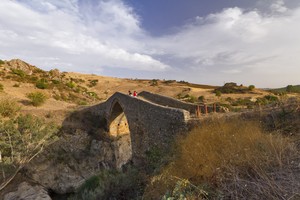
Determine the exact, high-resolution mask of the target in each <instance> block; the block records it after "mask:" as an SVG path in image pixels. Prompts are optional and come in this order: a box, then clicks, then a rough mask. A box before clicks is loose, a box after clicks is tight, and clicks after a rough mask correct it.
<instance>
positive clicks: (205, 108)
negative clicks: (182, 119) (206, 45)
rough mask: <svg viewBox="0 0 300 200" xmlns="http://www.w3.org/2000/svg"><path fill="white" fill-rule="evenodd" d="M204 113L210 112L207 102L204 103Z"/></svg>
mask: <svg viewBox="0 0 300 200" xmlns="http://www.w3.org/2000/svg"><path fill="white" fill-rule="evenodd" d="M204 113H205V114H207V113H208V112H207V105H206V104H204Z"/></svg>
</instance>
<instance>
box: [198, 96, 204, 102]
mask: <svg viewBox="0 0 300 200" xmlns="http://www.w3.org/2000/svg"><path fill="white" fill-rule="evenodd" d="M198 101H199V102H202V103H203V102H204V101H205V97H204V96H203V95H202V96H199V97H198Z"/></svg>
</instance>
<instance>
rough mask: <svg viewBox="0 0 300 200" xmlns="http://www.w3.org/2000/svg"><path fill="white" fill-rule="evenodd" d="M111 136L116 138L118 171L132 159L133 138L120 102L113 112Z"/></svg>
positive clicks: (110, 125)
mask: <svg viewBox="0 0 300 200" xmlns="http://www.w3.org/2000/svg"><path fill="white" fill-rule="evenodd" d="M108 121H109V135H110V136H111V137H112V138H114V139H115V140H114V154H115V159H116V167H117V168H118V169H120V168H122V166H123V165H124V164H126V163H128V161H129V160H131V158H132V146H131V136H130V129H129V124H128V120H127V117H126V115H125V113H124V110H123V108H122V106H121V105H120V103H119V102H116V103H115V104H114V105H113V107H112V110H111V115H110V119H109V120H108Z"/></svg>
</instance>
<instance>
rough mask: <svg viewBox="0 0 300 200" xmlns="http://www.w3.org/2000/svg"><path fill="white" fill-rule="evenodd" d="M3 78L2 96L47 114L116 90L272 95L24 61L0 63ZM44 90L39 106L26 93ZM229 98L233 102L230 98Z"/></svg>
mask: <svg viewBox="0 0 300 200" xmlns="http://www.w3.org/2000/svg"><path fill="white" fill-rule="evenodd" d="M0 80H1V82H0V83H1V84H2V85H3V92H1V93H0V97H5V96H9V97H11V98H15V99H16V100H17V101H18V102H19V103H20V105H21V106H22V111H23V112H27V113H34V114H35V115H39V116H43V115H44V116H45V115H49V113H60V114H59V115H55V116H56V117H57V118H59V116H60V115H61V114H62V113H63V112H64V111H67V110H70V109H71V110H72V109H74V108H76V107H77V106H80V105H91V104H96V103H98V102H102V101H105V100H106V99H107V98H108V97H110V96H111V95H112V94H114V93H115V92H122V93H128V91H129V90H131V91H137V92H141V91H149V92H153V93H157V94H162V95H165V96H170V97H174V98H179V99H182V100H185V101H189V102H195V103H196V102H199V103H203V102H204V103H208V104H210V103H215V102H220V103H223V104H224V103H225V104H231V103H232V102H233V100H238V99H239V100H240V99H248V100H249V99H257V98H260V97H263V96H265V95H268V94H270V93H269V92H267V91H263V90H259V89H254V90H253V91H251V92H243V93H230V94H225V93H224V94H222V96H221V97H220V96H216V94H215V93H214V90H215V89H216V88H218V87H216V86H208V85H200V84H193V83H188V82H185V81H175V80H157V79H153V80H139V79H121V78H113V77H105V76H99V75H95V74H80V73H76V72H60V71H59V70H57V69H53V70H50V71H44V70H41V69H39V68H38V67H36V66H33V65H30V64H28V63H26V62H24V61H22V60H19V59H13V60H11V61H1V62H0ZM37 91H39V92H42V93H44V94H45V95H46V96H47V97H48V99H47V101H46V103H45V104H43V105H42V106H40V107H33V106H31V105H30V104H29V103H28V98H27V97H26V95H27V94H28V93H30V92H37ZM228 97H230V101H228V100H229V98H228Z"/></svg>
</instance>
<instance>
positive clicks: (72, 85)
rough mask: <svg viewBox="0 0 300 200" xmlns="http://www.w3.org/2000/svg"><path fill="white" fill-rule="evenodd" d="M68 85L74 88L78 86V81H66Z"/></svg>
mask: <svg viewBox="0 0 300 200" xmlns="http://www.w3.org/2000/svg"><path fill="white" fill-rule="evenodd" d="M66 86H67V87H69V88H71V89H72V88H74V87H75V86H76V83H74V82H73V81H70V82H68V83H66Z"/></svg>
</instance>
